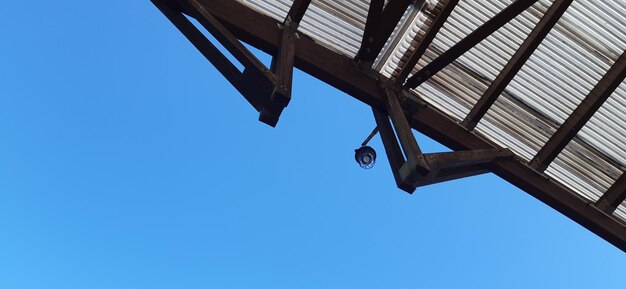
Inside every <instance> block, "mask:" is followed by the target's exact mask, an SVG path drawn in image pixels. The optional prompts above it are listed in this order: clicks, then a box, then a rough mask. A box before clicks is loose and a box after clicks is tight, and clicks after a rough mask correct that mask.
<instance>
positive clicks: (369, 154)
mask: <svg viewBox="0 0 626 289" xmlns="http://www.w3.org/2000/svg"><path fill="white" fill-rule="evenodd" d="M354 159H355V160H356V162H357V163H358V164H359V166H361V167H362V168H364V169H366V170H367V169H371V168H372V167H373V166H374V163H376V151H375V150H374V149H373V148H371V147H369V146H361V147H360V148H358V149H355V150H354Z"/></svg>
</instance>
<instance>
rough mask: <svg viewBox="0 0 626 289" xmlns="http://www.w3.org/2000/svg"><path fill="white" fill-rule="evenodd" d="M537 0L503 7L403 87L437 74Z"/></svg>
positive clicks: (414, 85) (411, 85) (525, 0)
mask: <svg viewBox="0 0 626 289" xmlns="http://www.w3.org/2000/svg"><path fill="white" fill-rule="evenodd" d="M535 2H537V0H517V1H515V2H513V3H512V4H511V5H509V6H507V7H506V8H504V9H503V10H502V11H500V13H498V14H496V16H494V17H493V18H491V19H489V20H487V22H485V23H484V24H483V25H481V26H480V27H478V28H477V29H476V30H474V31H472V32H471V33H470V34H469V35H467V36H466V37H465V38H463V39H462V40H461V41H459V42H458V43H457V44H455V45H454V46H452V47H450V49H448V50H446V51H445V52H444V53H443V54H441V55H440V56H439V57H437V58H436V59H435V60H433V61H431V62H430V63H429V64H428V65H426V66H425V67H424V68H422V69H421V70H420V71H418V72H416V73H415V74H414V75H413V76H411V77H410V78H409V79H408V80H407V81H406V83H405V84H404V87H405V88H416V87H418V86H419V85H420V84H422V83H423V82H425V81H426V80H428V79H429V78H430V77H431V76H433V75H435V74H437V72H439V71H441V70H442V69H443V68H444V67H446V66H448V65H449V64H450V63H452V62H453V61H454V60H456V59H457V58H459V57H460V56H461V55H463V54H464V53H465V52H467V51H469V50H470V49H472V48H473V47H474V46H476V45H477V44H478V43H480V42H481V41H483V40H484V39H485V38H487V37H489V35H491V34H492V33H494V32H496V30H498V29H500V27H502V26H504V25H506V24H507V23H508V22H509V21H511V19H513V18H515V17H516V16H517V15H519V14H520V13H522V12H524V10H526V9H528V7H530V6H532V5H533V4H534V3H535Z"/></svg>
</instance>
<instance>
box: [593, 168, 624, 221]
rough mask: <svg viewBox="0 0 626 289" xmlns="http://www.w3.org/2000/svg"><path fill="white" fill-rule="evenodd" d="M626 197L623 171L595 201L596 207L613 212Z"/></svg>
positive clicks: (606, 211) (609, 212)
mask: <svg viewBox="0 0 626 289" xmlns="http://www.w3.org/2000/svg"><path fill="white" fill-rule="evenodd" d="M625 199H626V173H623V174H622V176H621V177H619V179H617V180H616V181H615V183H613V185H611V187H610V188H609V189H608V190H607V191H606V193H604V194H603V195H602V197H600V199H598V201H596V203H595V206H596V208H598V209H600V210H601V211H603V212H605V213H607V214H609V215H610V214H613V212H615V210H616V209H617V207H619V205H620V204H622V202H624V200H625Z"/></svg>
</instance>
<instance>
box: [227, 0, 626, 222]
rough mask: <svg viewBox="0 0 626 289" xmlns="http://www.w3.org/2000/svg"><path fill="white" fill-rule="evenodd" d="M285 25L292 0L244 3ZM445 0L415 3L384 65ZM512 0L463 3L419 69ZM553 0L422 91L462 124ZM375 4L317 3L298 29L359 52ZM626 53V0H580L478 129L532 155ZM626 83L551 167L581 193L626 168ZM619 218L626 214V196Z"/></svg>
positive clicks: (389, 65) (390, 66)
mask: <svg viewBox="0 0 626 289" xmlns="http://www.w3.org/2000/svg"><path fill="white" fill-rule="evenodd" d="M239 1H240V2H242V3H244V4H246V5H248V6H250V7H253V8H255V9H257V10H258V11H260V12H262V13H264V14H268V15H270V16H272V17H274V18H275V19H277V20H279V21H282V19H283V18H284V17H285V15H286V13H287V11H288V9H289V7H290V5H291V3H292V1H290V0H276V1H272V0H239ZM443 2H445V1H426V4H425V5H424V6H423V7H421V9H417V8H411V9H410V10H409V11H407V13H405V15H404V18H403V20H402V21H401V22H400V24H399V25H398V27H396V31H395V33H394V34H393V35H392V39H390V41H388V43H387V45H386V46H385V49H384V50H383V52H382V53H381V54H380V55H379V59H378V60H377V62H376V63H375V66H374V67H375V68H376V69H377V70H379V71H380V72H381V73H382V74H383V75H386V76H393V75H395V73H397V72H398V71H399V69H401V68H402V67H403V66H404V63H405V61H406V54H407V51H408V50H411V49H413V48H414V47H415V46H416V45H417V44H418V41H417V40H418V39H419V36H420V35H423V33H424V32H425V30H426V28H427V27H428V25H430V23H432V19H433V17H434V16H435V15H436V13H438V11H439V9H440V8H441V6H442V4H443ZM512 2H513V1H512V0H506V1H463V0H462V1H460V2H459V4H458V5H457V7H455V9H454V11H453V12H452V14H451V15H450V17H449V18H448V21H447V22H446V24H445V25H444V26H443V28H442V29H441V30H440V32H439V33H438V35H437V37H436V38H435V40H434V41H433V43H432V44H431V45H430V47H429V49H428V50H427V51H426V53H425V54H424V56H423V57H422V59H421V60H420V61H419V62H418V64H417V66H416V68H415V69H414V71H417V70H418V69H419V68H421V67H423V66H424V65H425V64H427V63H428V62H429V61H431V60H433V59H434V58H436V57H437V56H439V55H440V54H441V53H442V52H443V51H445V50H446V49H448V48H449V47H451V46H452V45H454V44H455V43H457V42H458V41H459V40H461V39H462V38H463V37H465V36H466V35H467V34H468V33H470V32H471V31H473V30H474V29H476V28H477V27H478V26H480V25H481V24H482V23H484V22H485V21H487V20H488V19H490V18H491V17H493V16H494V15H495V14H496V13H498V12H499V11H501V10H502V9H504V8H505V7H506V6H508V5H509V4H510V3H512ZM551 4H552V1H548V0H540V1H538V2H537V3H535V4H534V5H533V6H532V7H531V8H530V9H527V11H525V12H524V13H522V14H520V15H519V16H518V17H516V18H515V19H514V20H512V21H511V22H509V23H508V24H506V25H505V26H504V27H502V28H501V29H499V30H498V31H497V32H495V33H494V34H492V35H491V36H490V37H488V38H487V39H485V40H484V41H482V42H481V43H480V44H478V45H477V46H476V47H474V48H473V49H471V50H470V51H468V52H467V53H465V54H464V55H463V56H461V57H460V58H458V59H457V60H456V61H455V62H454V63H453V64H451V65H449V66H448V67H446V68H445V69H443V70H442V71H441V72H439V73H437V74H436V75H434V76H433V77H431V79H430V80H429V81H427V82H425V83H423V84H422V85H421V86H419V87H418V88H417V89H415V93H416V94H417V95H418V96H419V97H420V98H422V99H424V100H425V101H426V102H428V103H430V104H431V105H432V106H433V107H436V108H437V109H439V110H441V111H443V112H445V113H446V114H448V115H449V116H450V117H451V118H453V119H456V120H459V121H460V120H462V119H463V118H464V117H465V116H466V115H467V113H468V112H469V110H470V109H471V107H472V106H473V105H474V104H475V103H476V102H477V100H478V99H479V98H480V96H481V95H482V94H483V93H484V91H485V90H486V89H487V87H488V85H489V84H490V83H491V82H492V81H493V80H494V79H495V77H496V76H497V75H498V73H499V72H500V70H501V69H502V68H503V66H504V65H505V64H506V63H507V61H508V60H509V59H510V57H511V55H513V53H514V52H515V51H516V50H517V48H518V47H519V45H520V44H521V42H522V41H523V40H524V39H525V37H526V36H527V35H528V33H529V32H530V31H531V30H532V28H533V27H534V25H535V24H536V23H537V22H538V21H539V19H540V18H541V17H542V15H543V14H544V13H545V12H546V10H547V9H548V8H549V7H550V5H551ZM368 6H369V1H368V0H346V1H330V0H313V2H312V4H311V6H310V7H309V10H308V11H307V12H306V14H305V17H304V19H303V21H302V23H301V25H300V28H299V30H300V31H301V32H303V33H304V34H306V35H308V36H310V37H312V38H313V39H315V41H316V42H319V43H322V44H323V45H325V46H328V47H330V48H332V49H334V50H335V51H338V52H340V53H342V54H344V55H346V56H348V57H354V55H356V53H357V51H358V48H359V46H360V43H361V35H362V34H363V27H364V25H365V21H366V17H367V10H368ZM624 50H626V1H574V3H573V4H572V5H571V6H570V7H569V9H568V10H567V11H566V12H565V14H564V15H563V17H562V18H561V19H560V20H559V21H558V23H557V25H556V26H555V27H554V28H553V29H552V31H551V32H550V33H549V34H548V36H547V37H546V38H545V39H544V41H543V42H542V43H541V45H540V46H539V47H538V48H537V50H536V51H535V53H534V54H533V55H532V56H531V57H530V59H529V60H528V61H527V62H526V64H525V65H524V66H523V67H522V69H521V70H520V71H519V73H518V74H517V75H516V77H515V78H514V79H513V81H511V83H510V84H509V85H508V87H507V88H506V90H505V92H504V93H503V94H502V95H501V96H500V97H499V98H498V100H497V101H496V103H495V104H494V105H493V106H492V107H491V108H490V110H489V111H488V113H487V114H486V115H485V117H484V118H483V119H482V120H481V122H480V123H479V124H478V126H477V127H476V128H475V133H477V134H480V135H482V136H483V137H485V138H486V139H488V140H490V141H492V142H494V143H496V144H498V145H501V146H503V147H508V148H510V149H511V150H512V151H514V152H515V153H516V154H517V155H518V156H520V157H521V158H522V159H524V160H526V161H529V160H531V159H532V158H533V157H534V155H535V154H536V153H537V152H538V150H539V149H540V148H541V147H542V146H543V145H544V144H545V143H546V142H547V140H548V139H549V138H550V137H551V136H552V134H553V133H554V132H555V131H556V130H557V129H558V127H559V126H560V125H561V124H562V123H563V122H564V121H565V119H566V118H567V117H568V116H569V114H570V113H571V112H572V111H573V110H574V108H575V107H576V106H577V105H579V104H580V102H581V100H582V99H583V98H584V97H585V96H586V95H587V94H588V93H589V91H590V90H591V89H592V88H593V87H594V86H595V85H596V83H597V82H598V80H599V79H600V78H601V77H602V75H604V73H605V72H606V71H607V70H608V68H609V67H610V66H611V65H612V64H613V62H615V60H616V59H617V57H618V56H619V55H620V54H621V53H622V52H623V51H624ZM625 98H626V84H624V83H622V85H620V87H619V88H618V89H617V90H616V91H615V92H614V93H613V95H612V96H611V97H610V98H609V100H608V101H607V102H606V103H605V104H604V105H603V106H602V107H601V109H600V110H599V111H598V112H597V113H596V114H595V115H594V116H593V118H592V119H591V120H590V121H589V122H588V123H587V124H586V125H585V126H584V127H583V129H582V130H581V131H580V132H579V133H578V135H577V136H576V138H575V139H574V140H573V141H572V142H571V143H570V144H569V145H568V146H567V147H566V148H565V149H564V150H563V151H562V152H561V154H560V155H559V156H558V157H557V158H556V159H555V160H554V162H553V163H552V164H551V165H550V166H549V167H548V169H547V170H546V174H547V175H548V176H550V177H551V178H553V179H555V180H557V181H559V182H560V183H561V184H563V185H564V186H567V187H569V188H570V189H572V191H574V192H576V193H578V194H580V195H581V196H582V197H584V198H587V199H589V200H591V201H595V200H597V199H598V198H599V196H600V195H601V194H602V193H604V192H605V191H606V189H607V188H608V187H610V186H611V184H612V183H613V182H614V181H615V180H616V179H617V178H618V177H619V176H620V175H621V174H622V172H623V171H624V167H625V166H626V150H625V149H624V146H623V144H624V143H626V107H625V105H624V104H625V103H626V102H625V101H626V99H625ZM615 215H616V216H618V217H619V218H622V219H623V220H626V202H625V203H624V204H622V205H621V206H620V207H619V208H618V209H617V211H616V212H615Z"/></svg>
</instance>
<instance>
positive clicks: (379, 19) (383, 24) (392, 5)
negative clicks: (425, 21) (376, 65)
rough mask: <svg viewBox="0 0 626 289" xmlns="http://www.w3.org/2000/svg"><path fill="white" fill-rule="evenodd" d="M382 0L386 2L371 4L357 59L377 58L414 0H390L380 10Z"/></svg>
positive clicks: (376, 0)
mask: <svg viewBox="0 0 626 289" xmlns="http://www.w3.org/2000/svg"><path fill="white" fill-rule="evenodd" d="M381 2H383V3H384V1H382V0H372V2H371V4H373V5H372V6H370V10H369V12H368V19H367V22H366V27H365V30H364V32H363V36H364V37H363V41H362V45H361V48H360V49H359V51H358V52H357V54H356V56H355V57H354V60H356V61H361V62H373V61H374V60H375V59H376V57H377V56H378V54H379V53H380V51H381V50H382V49H383V47H384V46H385V43H386V42H387V40H388V39H389V37H390V36H391V33H393V30H394V28H396V25H398V22H399V21H400V19H401V18H402V15H403V14H404V12H405V11H406V9H407V8H408V7H409V5H411V4H412V3H413V0H389V1H388V2H387V5H385V7H384V9H382V11H380V4H381ZM367 23H372V25H367Z"/></svg>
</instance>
